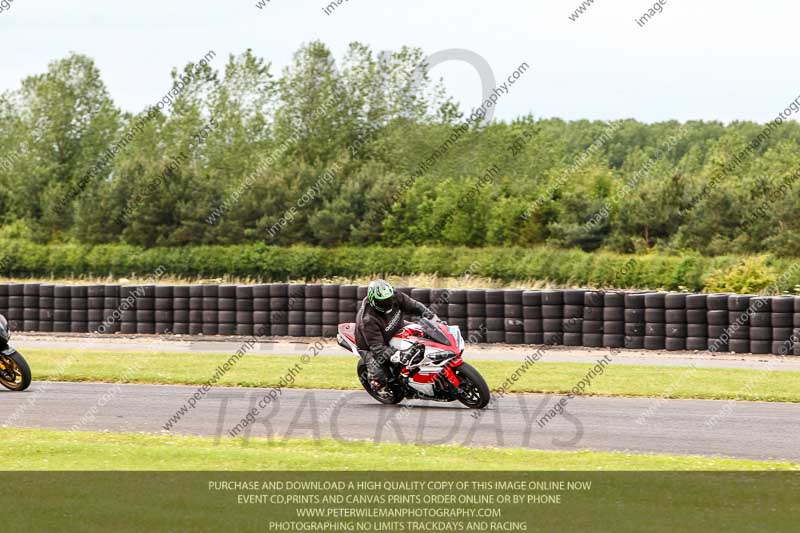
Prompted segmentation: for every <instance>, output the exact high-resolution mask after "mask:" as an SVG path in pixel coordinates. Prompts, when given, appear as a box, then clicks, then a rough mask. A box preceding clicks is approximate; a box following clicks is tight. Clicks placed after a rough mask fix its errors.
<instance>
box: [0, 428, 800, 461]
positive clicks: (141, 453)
mask: <svg viewBox="0 0 800 533" xmlns="http://www.w3.org/2000/svg"><path fill="white" fill-rule="evenodd" d="M0 440H2V442H3V444H4V446H6V447H7V448H8V449H10V450H14V453H12V454H9V456H8V457H7V462H6V468H7V469H10V470H13V471H31V470H73V471H74V470H81V471H95V470H170V471H177V470H183V471H195V470H203V471H223V470H224V471H240V470H247V471H259V470H292V471H295V470H358V471H364V470H375V469H379V470H399V471H402V470H443V471H448V470H491V471H499V470H502V471H519V470H548V471H553V470H565V471H575V470H579V471H597V470H609V471H642V470H649V471H655V470H659V471H668V470H671V471H674V470H695V471H711V470H720V471H722V470H725V471H732V470H759V471H763V470H800V465H798V464H795V463H790V462H767V461H750V460H744V459H729V458H718V457H697V456H671V455H644V454H625V453H611V452H592V451H578V452H572V451H541V450H529V449H521V448H468V447H463V446H416V445H412V444H386V443H379V444H376V443H372V442H364V441H345V442H343V441H338V440H333V439H322V440H311V439H289V440H278V441H268V440H265V439H256V438H252V439H249V440H247V441H246V442H245V441H244V439H242V438H235V439H234V438H223V439H221V440H219V441H215V439H214V438H211V437H191V436H173V435H170V436H161V435H149V434H138V433H137V434H132V433H93V432H67V431H52V430H41V429H22V428H0ZM477 455H479V456H480V461H476V460H475V458H476V456H477Z"/></svg>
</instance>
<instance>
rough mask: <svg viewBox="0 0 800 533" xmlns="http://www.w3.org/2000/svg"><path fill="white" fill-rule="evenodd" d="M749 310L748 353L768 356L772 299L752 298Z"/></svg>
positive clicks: (770, 339) (770, 346)
mask: <svg viewBox="0 0 800 533" xmlns="http://www.w3.org/2000/svg"><path fill="white" fill-rule="evenodd" d="M750 309H751V310H752V314H751V315H750V348H749V352H750V353H754V354H768V353H770V351H771V350H772V298H762V297H760V296H756V297H753V298H752V299H751V300H750ZM789 320H790V321H791V318H790V319H789Z"/></svg>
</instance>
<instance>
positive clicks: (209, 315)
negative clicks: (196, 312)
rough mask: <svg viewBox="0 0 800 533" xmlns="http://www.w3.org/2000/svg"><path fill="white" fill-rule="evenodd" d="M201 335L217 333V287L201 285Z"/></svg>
mask: <svg viewBox="0 0 800 533" xmlns="http://www.w3.org/2000/svg"><path fill="white" fill-rule="evenodd" d="M202 324H203V328H202V331H203V335H217V334H218V333H219V287H218V286H217V285H203V321H202Z"/></svg>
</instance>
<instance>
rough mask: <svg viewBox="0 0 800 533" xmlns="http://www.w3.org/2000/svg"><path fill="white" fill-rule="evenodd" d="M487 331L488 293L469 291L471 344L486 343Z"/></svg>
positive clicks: (468, 322)
mask: <svg viewBox="0 0 800 533" xmlns="http://www.w3.org/2000/svg"><path fill="white" fill-rule="evenodd" d="M523 311H524V310H523ZM486 330H487V326H486V291H483V290H476V289H472V290H468V291H467V338H468V339H469V340H470V342H486Z"/></svg>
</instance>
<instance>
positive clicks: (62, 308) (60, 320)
mask: <svg viewBox="0 0 800 533" xmlns="http://www.w3.org/2000/svg"><path fill="white" fill-rule="evenodd" d="M71 292H72V291H70V287H69V285H56V286H54V287H53V332H54V333H68V332H69V331H70V325H69V323H70V315H71V313H72V306H71V305H70V295H71ZM133 333H136V332H135V331H134V332H133Z"/></svg>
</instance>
